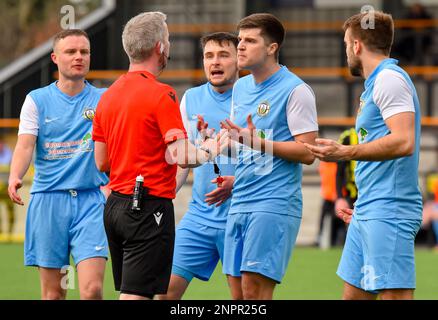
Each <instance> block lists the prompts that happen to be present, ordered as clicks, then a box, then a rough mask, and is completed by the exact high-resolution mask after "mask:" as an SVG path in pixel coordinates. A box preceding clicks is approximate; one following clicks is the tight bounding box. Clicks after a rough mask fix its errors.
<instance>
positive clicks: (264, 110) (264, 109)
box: [257, 101, 271, 117]
mask: <svg viewBox="0 0 438 320" xmlns="http://www.w3.org/2000/svg"><path fill="white" fill-rule="evenodd" d="M269 111H271V106H270V105H269V102H268V101H263V102H262V103H260V104H259V106H258V108H257V115H258V116H259V117H266V116H267V115H268V114H269Z"/></svg>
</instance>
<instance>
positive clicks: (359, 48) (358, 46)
mask: <svg viewBox="0 0 438 320" xmlns="http://www.w3.org/2000/svg"><path fill="white" fill-rule="evenodd" d="M362 46H363V44H362V42H360V41H359V40H354V41H353V53H354V54H355V55H356V56H357V55H358V54H359V53H361V51H362Z"/></svg>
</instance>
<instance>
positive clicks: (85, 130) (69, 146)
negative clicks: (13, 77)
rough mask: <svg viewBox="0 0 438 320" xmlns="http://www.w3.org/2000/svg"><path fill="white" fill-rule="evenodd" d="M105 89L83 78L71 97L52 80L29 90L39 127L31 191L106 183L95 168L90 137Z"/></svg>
mask: <svg viewBox="0 0 438 320" xmlns="http://www.w3.org/2000/svg"><path fill="white" fill-rule="evenodd" d="M104 91H105V89H98V88H95V87H94V86H92V85H90V84H89V83H88V82H86V86H85V88H84V89H83V90H82V92H81V93H79V94H77V95H76V96H74V97H70V96H68V95H66V94H64V93H63V92H61V91H60V90H59V89H58V87H57V86H56V83H52V84H51V85H49V86H47V87H44V88H41V89H37V90H34V91H32V92H31V93H30V94H29V96H30V97H31V98H32V100H33V101H34V103H35V106H36V109H37V112H38V127H39V129H38V137H37V142H36V159H35V177H34V182H33V186H32V190H31V193H37V192H48V191H60V190H71V189H75V190H85V189H93V188H98V187H99V186H102V185H105V184H106V183H108V178H107V177H106V175H105V174H103V173H100V172H98V170H97V168H96V164H95V161H94V152H93V150H94V142H93V141H92V139H91V132H92V123H93V117H94V112H95V110H96V106H97V103H98V101H99V99H100V96H101V95H102V93H103V92H104Z"/></svg>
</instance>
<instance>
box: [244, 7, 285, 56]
mask: <svg viewBox="0 0 438 320" xmlns="http://www.w3.org/2000/svg"><path fill="white" fill-rule="evenodd" d="M255 28H258V29H261V35H262V36H263V37H264V38H265V40H267V42H268V43H269V44H271V43H277V44H278V50H277V52H276V55H277V58H278V54H279V52H280V48H281V46H282V45H283V42H284V38H285V37H286V31H285V29H284V27H283V25H282V23H281V22H280V20H278V19H277V18H276V17H275V16H274V15H272V14H270V13H254V14H252V15H249V16H247V17H245V18H243V19H242V20H240V22H239V24H238V25H237V30H240V29H255Z"/></svg>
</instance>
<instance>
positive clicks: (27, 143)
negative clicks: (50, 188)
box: [8, 95, 39, 205]
mask: <svg viewBox="0 0 438 320" xmlns="http://www.w3.org/2000/svg"><path fill="white" fill-rule="evenodd" d="M38 132H39V122H38V108H37V106H36V104H35V102H34V100H33V99H32V97H31V96H30V95H27V96H26V99H25V100H24V103H23V107H22V108H21V114H20V126H19V130H18V140H17V144H16V146H15V150H14V154H13V156H12V161H11V169H10V173H9V181H8V194H9V197H10V198H11V200H12V201H13V202H15V203H17V204H19V205H24V203H23V201H22V199H21V197H20V195H19V194H18V189H20V188H21V187H22V185H23V181H22V179H23V177H24V175H25V174H26V172H27V170H28V169H29V166H30V163H31V161H32V157H33V151H34V149H35V144H36V140H37V137H38Z"/></svg>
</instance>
